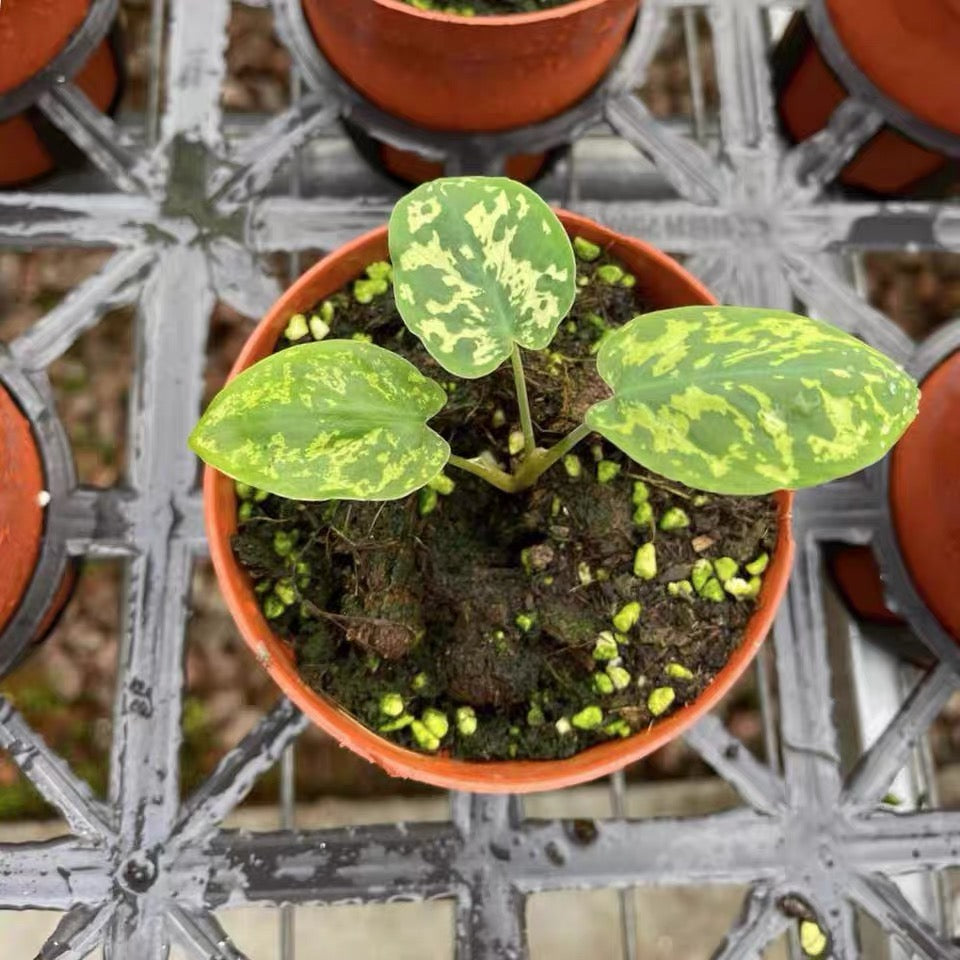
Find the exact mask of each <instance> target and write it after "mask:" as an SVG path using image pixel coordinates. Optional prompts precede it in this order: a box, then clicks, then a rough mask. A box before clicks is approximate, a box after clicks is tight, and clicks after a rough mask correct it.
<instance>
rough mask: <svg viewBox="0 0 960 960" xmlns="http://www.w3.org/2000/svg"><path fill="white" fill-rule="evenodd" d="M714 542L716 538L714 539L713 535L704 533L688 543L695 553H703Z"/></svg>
mask: <svg viewBox="0 0 960 960" xmlns="http://www.w3.org/2000/svg"><path fill="white" fill-rule="evenodd" d="M715 543H716V540H714V539H713V537H708V536H707V535H706V534H705V533H704V534H701V535H700V536H699V537H694V538H693V539H692V540H691V541H690V545H691V546H692V547H693V549H694V550H696V551H697V553H703V551H704V550H709V549H710V548H711V547H712V546H713V545H714V544H715Z"/></svg>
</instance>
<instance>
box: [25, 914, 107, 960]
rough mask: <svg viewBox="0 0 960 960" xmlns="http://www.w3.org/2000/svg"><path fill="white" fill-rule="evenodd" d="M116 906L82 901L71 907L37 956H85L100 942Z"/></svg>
mask: <svg viewBox="0 0 960 960" xmlns="http://www.w3.org/2000/svg"><path fill="white" fill-rule="evenodd" d="M115 909H116V908H115V907H114V905H113V904H112V903H105V904H103V906H101V907H88V906H83V905H81V906H76V907H73V908H72V909H71V910H68V911H67V912H66V913H65V914H64V915H63V917H61V919H60V922H59V923H58V924H57V928H56V929H55V930H54V931H53V933H51V934H50V936H49V937H48V938H47V940H46V942H45V943H44V945H43V946H42V947H41V948H40V953H38V954H37V958H36V960H83V958H84V957H86V956H87V955H88V954H90V953H92V952H93V951H94V950H95V949H96V948H97V947H98V946H99V945H100V942H101V941H102V940H103V935H104V930H105V928H106V926H107V924H109V923H110V920H111V919H112V917H113V912H114V910H115Z"/></svg>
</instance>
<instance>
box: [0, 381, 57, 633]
mask: <svg viewBox="0 0 960 960" xmlns="http://www.w3.org/2000/svg"><path fill="white" fill-rule="evenodd" d="M43 490H44V477H43V466H42V464H41V461H40V454H39V452H38V451H37V447H36V444H35V443H34V439H33V432H32V431H31V429H30V424H29V423H28V422H27V419H26V417H25V416H24V415H23V414H22V413H21V412H20V408H19V407H18V406H17V405H16V404H15V403H14V402H13V399H12V397H11V396H10V394H9V393H7V391H6V390H4V389H3V387H0V555H2V556H3V576H2V577H0V634H2V633H3V631H4V629H5V628H6V626H7V624H8V623H9V622H10V620H11V619H12V617H13V615H14V613H15V612H16V610H17V607H19V605H20V601H21V600H22V599H23V595H24V593H25V592H26V590H27V587H28V586H29V584H30V579H31V577H32V576H33V571H34V568H35V567H36V564H37V557H38V556H39V554H40V545H41V541H42V539H43V508H42V506H41V503H40V494H41V492H42V491H43ZM73 580H74V572H73V569H72V568H71V569H70V570H69V571H68V572H67V573H66V574H65V575H64V578H63V581H62V582H61V584H60V587H59V589H58V591H57V594H56V596H55V597H54V600H53V602H52V603H51V604H50V608H49V610H48V611H47V614H46V616H45V618H44V620H43V622H42V623H41V624H40V626H39V628H38V631H37V634H36V636H35V638H34V639H36V640H39V639H41V638H42V637H43V636H44V635H45V634H46V632H47V630H48V629H49V628H50V626H51V625H52V623H53V621H54V620H55V619H56V617H57V615H58V614H59V613H60V611H61V609H62V608H63V606H64V604H65V603H66V602H67V599H68V598H69V595H70V590H71V588H72V586H73Z"/></svg>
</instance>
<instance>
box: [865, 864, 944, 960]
mask: <svg viewBox="0 0 960 960" xmlns="http://www.w3.org/2000/svg"><path fill="white" fill-rule="evenodd" d="M850 893H851V896H852V897H853V899H854V900H856V901H857V903H859V904H860V906H862V907H863V909H864V910H866V911H867V913H869V914H870V915H871V916H872V917H873V918H874V919H875V920H876V921H877V922H878V923H879V924H880V926H881V927H883V929H884V930H885V931H886V932H887V933H889V934H892V935H893V936H894V937H896V938H897V939H898V940H900V942H901V943H902V944H903V946H904V947H905V948H906V949H907V950H908V951H909V953H910V956H911V957H917V958H921V960H960V946H958V945H957V944H956V943H955V942H952V941H950V940H948V939H947V938H945V937H941V936H940V935H939V934H938V933H937V932H936V931H935V930H934V929H933V927H932V926H931V925H930V923H928V922H927V921H926V920H925V919H924V918H923V917H921V916H920V914H918V913H917V911H916V910H914V908H913V907H912V906H911V905H910V903H909V902H908V901H907V899H906V897H904V895H903V894H902V893H901V892H900V889H899V888H898V887H897V885H896V884H894V883H892V882H891V881H890V880H887V879H886V878H885V877H882V876H880V875H879V874H871V875H869V876H856V877H853V879H852V881H851V889H850Z"/></svg>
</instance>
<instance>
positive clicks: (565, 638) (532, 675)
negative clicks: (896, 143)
mask: <svg viewBox="0 0 960 960" xmlns="http://www.w3.org/2000/svg"><path fill="white" fill-rule="evenodd" d="M611 263H614V261H613V260H611V258H610V257H608V256H607V255H606V254H602V255H601V256H600V257H599V258H598V259H596V260H595V261H593V262H585V261H583V260H582V259H580V258H579V257H578V275H579V277H580V280H579V283H580V287H579V292H578V296H577V301H576V304H575V306H574V309H573V311H572V313H571V315H570V317H569V318H568V319H567V320H566V321H564V323H563V324H561V327H560V330H559V333H558V335H557V337H556V339H555V340H554V342H553V343H552V344H551V348H550V349H549V350H545V351H539V352H535V353H534V352H529V351H526V352H525V353H524V364H525V367H526V370H527V380H528V389H529V391H530V400H531V406H532V410H533V413H534V421H535V424H536V427H537V431H538V442H539V443H540V444H541V445H543V446H547V445H548V444H551V443H553V442H555V441H556V440H558V439H559V438H560V437H561V436H563V435H564V434H565V433H567V432H568V431H569V430H570V429H572V428H573V427H574V426H575V425H576V424H578V423H579V422H581V419H582V416H583V412H584V411H585V410H586V408H587V407H588V406H590V404H592V403H593V402H595V401H596V400H598V399H600V398H602V397H604V396H606V395H607V389H606V387H605V386H604V385H603V383H602V382H601V381H600V380H599V378H598V376H597V374H596V367H595V363H594V360H593V357H592V353H593V352H594V351H595V349H596V344H597V342H598V340H599V339H600V337H602V335H603V333H604V331H605V330H606V329H609V328H612V327H615V326H619V325H620V324H622V323H624V322H625V321H627V320H629V319H630V318H631V317H633V316H634V315H635V314H636V313H637V312H640V311H641V310H642V309H643V303H644V296H643V277H642V276H641V277H637V278H636V283H635V286H633V287H628V286H625V285H624V282H620V283H617V284H610V283H607V282H604V281H603V280H602V279H601V278H600V276H598V275H597V270H598V268H600V267H602V266H603V265H605V264H611ZM617 266H620V265H619V264H617ZM625 282H626V283H629V282H630V278H629V277H628V278H627V280H626V281H625ZM329 299H330V302H331V303H332V304H333V305H334V308H335V312H334V315H333V319H332V322H331V323H330V327H331V330H330V333H329V335H328V336H330V337H337V338H351V337H357V338H360V337H362V338H366V337H372V338H373V340H374V342H376V343H377V344H379V345H381V346H384V347H387V348H389V349H391V350H394V351H395V352H397V353H399V354H401V355H403V356H404V357H406V358H407V359H409V360H410V361H411V362H413V363H415V364H416V365H417V366H418V367H419V368H420V369H421V370H422V371H423V372H424V373H425V374H426V375H428V376H430V377H433V378H434V379H435V380H437V381H439V382H440V383H442V384H443V385H444V387H445V388H446V389H447V392H448V394H449V398H450V399H449V402H448V404H447V406H446V407H445V408H444V410H443V411H441V413H440V414H438V415H437V416H436V417H435V418H434V419H433V420H432V421H431V426H432V427H433V428H434V429H435V430H437V431H438V432H439V433H440V434H442V435H443V436H444V437H445V438H446V439H447V440H448V441H449V442H450V445H451V447H452V449H453V450H454V451H455V452H456V453H458V454H460V455H461V456H468V457H470V456H476V455H479V454H480V453H481V452H483V451H485V450H489V451H492V452H493V453H494V455H495V456H496V458H497V460H498V462H499V463H500V464H501V465H502V466H504V467H507V466H509V467H511V468H515V467H516V465H517V459H516V458H515V457H510V455H509V453H508V443H509V438H510V435H511V433H513V432H516V431H517V430H518V415H517V409H516V399H515V393H514V387H513V379H512V374H511V371H510V364H509V363H508V364H505V365H504V366H503V367H501V368H500V370H498V371H496V372H495V373H494V374H492V375H491V376H489V377H485V378H482V379H480V380H460V379H455V378H453V377H451V375H450V374H449V373H447V372H446V371H444V370H443V369H442V368H440V367H439V366H438V365H437V364H436V362H435V361H434V360H433V359H432V358H431V357H430V356H429V355H428V354H427V353H426V351H425V350H424V349H423V347H422V346H421V344H420V342H419V341H418V340H417V339H416V338H415V337H414V336H413V335H412V334H411V333H409V331H407V330H406V328H405V327H404V326H403V324H402V322H401V320H400V318H399V315H398V313H397V312H396V308H395V306H394V301H393V293H392V288H388V290H387V292H386V293H384V294H381V295H379V296H376V297H374V299H373V300H372V302H370V303H368V304H360V303H358V302H357V301H356V299H355V298H354V296H353V286H352V285H350V286H349V287H347V288H345V289H344V290H342V291H341V292H339V293H338V294H336V295H335V296H333V297H331V298H329ZM321 309H322V305H321V304H317V305H316V307H315V311H314V312H315V313H319V312H320V311H321ZM327 310H329V307H328V308H327ZM312 339H313V337H312V336H311V335H308V336H306V337H304V338H302V339H301V340H299V341H297V343H306V342H309V341H310V340H312ZM294 347H295V344H292V343H291V342H290V341H289V340H287V339H286V337H285V336H281V338H280V341H279V343H278V345H277V349H278V350H280V349H286V348H294ZM574 453H575V454H576V456H577V457H578V460H579V465H580V471H579V475H577V476H572V475H571V472H570V471H568V470H567V469H566V466H565V465H564V464H562V463H561V464H557V465H556V466H554V467H553V468H552V469H550V470H549V471H547V473H546V474H544V476H543V477H542V478H541V479H540V481H539V482H538V485H537V486H536V487H535V488H534V489H532V490H530V491H528V492H526V493H522V494H515V495H511V494H505V493H501V492H500V491H498V490H496V489H495V488H494V487H492V486H490V485H488V484H487V483H485V482H484V481H482V480H480V479H478V478H476V477H474V476H472V475H470V474H466V473H463V472H462V471H459V470H457V469H455V468H448V470H447V472H446V475H447V477H448V478H449V479H450V480H452V481H454V483H455V487H454V489H453V490H452V492H449V493H446V494H444V493H439V494H436V496H435V493H436V491H432V490H430V491H420V492H418V493H416V494H413V495H411V496H408V497H406V498H405V499H403V500H397V501H390V502H386V503H362V502H348V501H331V502H326V503H301V502H296V501H290V500H284V499H282V498H279V497H274V496H266V497H265V498H263V497H262V495H259V496H261V499H259V500H257V499H255V498H253V497H250V496H249V494H248V499H247V500H246V501H244V506H243V507H242V508H241V509H242V511H243V513H244V514H246V515H247V516H246V519H241V523H240V526H239V530H238V533H237V534H236V536H235V538H234V542H233V545H234V550H235V552H236V555H237V557H238V558H239V560H240V562H241V564H242V565H243V566H244V567H245V568H246V569H247V570H248V571H249V573H250V575H251V576H252V578H253V580H254V583H255V589H256V591H257V592H258V594H259V595H260V596H261V598H262V600H261V603H262V605H263V607H264V609H265V612H267V613H268V616H270V619H271V620H272V624H273V627H274V630H275V631H276V632H277V633H278V634H279V635H280V636H281V637H283V638H284V639H286V640H288V641H289V642H290V643H292V645H293V647H294V650H295V651H296V656H297V660H298V663H299V666H300V670H301V673H302V675H303V677H304V679H305V680H306V681H307V683H309V684H310V685H311V686H312V687H313V688H314V689H316V690H318V691H321V692H323V693H325V694H327V695H328V696H330V697H332V698H334V699H335V700H336V701H337V702H338V703H340V704H341V705H342V706H343V707H345V708H346V709H347V710H348V711H349V712H350V713H351V714H353V715H354V716H356V717H358V718H359V719H360V720H362V721H363V722H364V723H365V724H367V725H368V726H369V727H371V728H373V729H375V730H380V731H381V732H382V734H383V735H384V736H387V737H389V738H390V739H392V740H394V741H396V742H397V743H400V744H402V745H404V746H408V747H413V748H415V749H417V748H419V747H418V743H417V740H416V739H415V736H414V734H415V733H416V732H417V730H418V729H419V732H420V733H421V735H422V733H423V731H422V728H419V724H418V725H413V726H411V725H408V726H406V727H403V728H402V729H399V730H393V731H383V730H382V728H383V727H384V725H385V724H388V723H390V720H391V718H390V717H388V716H386V715H384V713H383V712H382V711H381V698H382V697H384V696H385V695H389V694H399V695H400V697H401V698H402V701H403V710H404V717H408V716H409V717H414V718H418V719H420V718H422V717H423V714H424V711H425V710H427V709H428V708H434V709H435V710H439V711H441V712H442V713H443V714H444V715H445V717H446V718H447V720H448V721H449V732H448V733H447V734H446V735H445V736H443V737H442V738H441V749H443V750H445V751H448V752H449V753H450V754H452V755H454V756H458V757H467V758H472V759H490V760H499V759H507V758H514V757H515V758H553V757H565V756H569V755H571V754H574V753H576V752H578V751H579V750H582V749H583V748H585V747H588V746H590V745H592V744H595V743H598V742H601V741H603V740H607V739H610V738H612V737H617V736H625V735H627V734H628V733H630V732H635V731H638V730H643V729H645V728H647V727H648V726H650V724H651V723H653V722H655V720H656V717H655V715H654V712H652V711H651V709H650V706H649V705H648V699H649V698H650V695H651V693H652V691H654V690H655V689H658V688H666V687H669V688H671V689H672V690H673V692H674V700H673V702H672V704H671V705H670V706H669V707H668V708H667V709H666V710H665V711H664V712H663V713H658V715H659V716H666V715H668V714H669V713H670V712H672V711H673V710H676V709H677V708H678V707H681V706H683V705H684V704H686V703H689V702H690V701H691V700H693V699H694V698H695V697H696V696H697V695H698V694H699V693H700V691H702V690H703V689H704V687H705V686H706V685H707V684H708V683H709V682H710V680H711V679H712V678H713V677H714V675H715V674H716V673H717V671H718V670H719V669H720V668H721V667H722V666H723V665H724V664H725V663H726V661H727V659H728V657H729V655H730V653H731V651H733V650H734V649H735V648H736V647H737V645H738V644H739V642H740V640H741V637H742V632H743V628H744V625H745V624H746V622H747V621H748V619H749V618H750V615H751V613H752V612H753V608H754V604H755V601H754V600H734V599H733V598H732V597H729V596H726V597H725V599H723V600H722V601H720V602H714V601H712V600H705V599H700V598H699V597H697V596H696V595H694V597H693V598H692V599H688V598H685V597H682V596H671V595H670V593H669V592H668V584H669V583H671V582H674V581H680V580H684V579H689V578H690V575H691V568H692V566H693V564H694V562H695V561H696V560H698V559H700V558H704V557H705V558H709V559H717V558H719V557H732V558H733V559H734V560H736V561H737V562H738V563H739V564H744V563H747V562H750V561H753V560H754V559H755V558H756V557H758V555H760V554H761V553H764V552H766V553H768V554H771V555H772V553H773V550H774V547H775V544H776V508H775V504H774V502H773V500H772V498H770V497H720V496H713V495H711V496H706V495H701V494H698V493H697V492H696V491H692V490H690V489H688V488H686V487H683V486H681V485H679V484H676V483H673V482H670V481H666V480H663V479H662V478H660V477H657V476H654V475H651V474H649V473H647V472H646V471H644V470H643V469H641V468H640V467H639V466H637V465H636V464H635V463H633V462H632V461H630V460H628V459H627V458H626V457H624V456H623V455H622V454H621V453H620V452H619V451H617V450H616V449H615V448H614V447H612V446H610V445H609V444H607V443H605V442H602V441H601V440H600V439H599V438H598V437H597V436H596V435H593V436H591V437H589V438H588V439H587V440H586V441H584V442H582V443H581V444H580V445H579V446H578V447H577V448H575V450H574ZM601 461H603V464H604V465H603V466H600V462H601ZM608 464H615V465H616V467H613V466H608ZM617 467H618V468H619V471H618V472H617V473H616V476H614V477H613V478H612V479H610V480H608V481H607V482H600V481H599V479H598V473H603V474H606V473H607V472H609V471H612V470H614V469H616V468H617ZM573 472H574V473H575V472H576V467H575V465H573ZM641 479H642V480H644V481H645V482H646V484H647V488H648V491H649V501H648V502H649V503H650V505H651V507H652V509H653V516H654V519H655V523H653V524H651V523H649V522H647V523H643V524H639V525H638V524H637V523H635V522H634V510H635V509H636V508H635V505H634V503H633V494H634V484H635V481H637V480H641ZM431 505H432V507H433V509H432V510H430V512H425V511H427V510H429V508H430V507H431ZM675 507H679V508H680V509H682V510H683V511H685V513H686V514H687V516H688V517H689V520H690V523H689V526H687V527H682V528H680V529H676V530H669V531H666V530H662V529H660V528H659V521H660V520H661V519H662V518H663V516H664V514H665V512H666V511H667V510H669V509H671V508H675ZM278 535H279V536H278ZM291 541H293V542H294V545H293V546H292V549H291V548H290V544H291ZM648 542H652V543H653V544H654V547H655V550H656V560H657V574H656V576H655V577H654V578H653V579H649V580H645V579H641V578H639V577H637V576H635V575H634V556H635V552H636V550H637V548H638V547H639V546H640V545H642V544H645V543H648ZM278 547H279V553H278ZM281 554H283V555H281ZM740 575H741V576H748V575H746V574H744V573H743V571H742V569H741V571H740ZM631 601H639V603H640V604H641V605H642V612H641V614H640V617H639V620H638V622H637V623H636V625H635V626H633V627H632V629H630V630H628V631H625V632H622V633H620V632H618V631H616V630H615V627H614V625H613V623H612V617H613V616H614V615H615V614H616V613H617V612H618V611H619V610H621V608H622V607H623V606H624V604H626V603H628V602H631ZM285 604H286V605H285ZM284 605H285V606H284ZM281 611H282V612H281ZM271 615H272V616H271ZM518 618H519V622H518ZM526 618H529V619H526ZM604 631H609V633H607V634H606V636H607V637H611V636H612V635H613V634H615V633H616V636H615V637H614V639H615V642H617V643H618V653H619V659H616V660H614V661H612V662H611V661H603V660H597V659H595V657H594V651H595V647H596V645H597V638H598V636H599V635H600V634H601V633H602V632H604ZM668 665H672V666H671V668H670V669H671V670H672V674H671V673H670V672H668ZM677 665H679V666H680V667H682V668H685V669H686V671H689V674H690V675H689V677H687V678H683V677H678V676H677V675H676V674H677V672H678V669H677ZM617 666H619V667H621V668H622V670H624V671H626V673H627V674H629V682H628V683H627V684H626V686H625V687H624V688H623V689H622V690H621V691H619V692H617V691H614V692H612V693H611V692H606V693H604V692H598V689H597V684H598V683H599V684H603V685H605V686H609V684H607V683H606V681H604V680H599V681H598V680H597V679H596V677H597V675H598V674H599V675H604V676H613V675H616V676H617V678H618V679H619V680H620V682H623V681H624V677H625V674H623V673H622V672H620V671H617V670H616V669H611V668H616V667H617ZM608 671H609V672H608ZM659 695H660V696H662V693H661V694H659ZM667 696H669V694H668V695H667ZM465 705H469V706H471V707H473V708H474V710H475V714H476V717H477V726H476V730H475V732H473V733H470V734H469V735H467V734H464V733H462V732H460V730H458V726H457V723H456V722H455V716H456V711H457V708H459V707H462V706H465ZM590 706H595V707H597V708H599V710H600V711H601V712H602V721H601V722H600V723H599V724H598V725H597V726H595V727H593V728H592V729H582V728H580V726H579V724H582V723H583V721H584V717H583V716H580V717H579V724H578V715H580V714H581V712H582V711H583V710H584V709H585V708H587V707H590ZM558 721H559V727H560V729H558V726H557V724H558ZM569 721H573V724H572V725H571V724H570V722H569ZM440 728H441V732H442V724H440ZM568 728H569V729H568Z"/></svg>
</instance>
